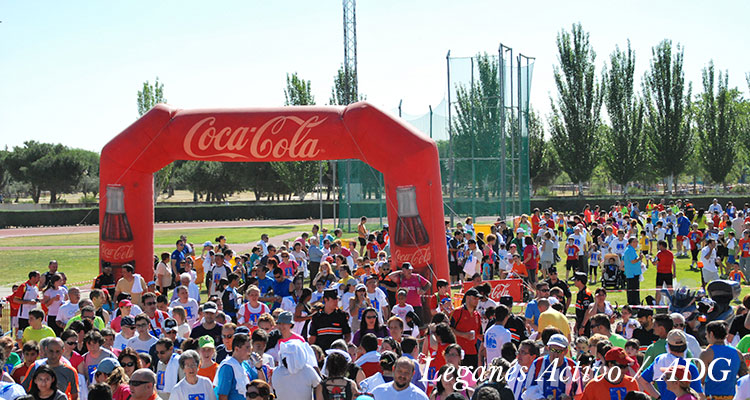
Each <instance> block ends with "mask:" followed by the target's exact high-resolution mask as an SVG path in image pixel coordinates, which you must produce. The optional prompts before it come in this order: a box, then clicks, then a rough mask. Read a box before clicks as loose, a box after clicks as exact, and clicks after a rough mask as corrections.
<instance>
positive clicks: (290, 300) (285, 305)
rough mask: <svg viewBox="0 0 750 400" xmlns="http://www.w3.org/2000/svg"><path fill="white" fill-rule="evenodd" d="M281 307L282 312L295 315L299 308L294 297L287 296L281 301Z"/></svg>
mask: <svg viewBox="0 0 750 400" xmlns="http://www.w3.org/2000/svg"><path fill="white" fill-rule="evenodd" d="M280 307H281V309H282V310H284V311H289V312H290V313H292V314H294V311H295V309H296V308H297V302H296V301H294V297H292V296H285V297H283V298H282V299H281V306H280Z"/></svg>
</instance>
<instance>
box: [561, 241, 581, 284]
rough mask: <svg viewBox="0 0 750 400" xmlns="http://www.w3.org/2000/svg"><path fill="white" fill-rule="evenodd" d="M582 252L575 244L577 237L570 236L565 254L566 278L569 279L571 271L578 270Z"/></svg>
mask: <svg viewBox="0 0 750 400" xmlns="http://www.w3.org/2000/svg"><path fill="white" fill-rule="evenodd" d="M580 252H581V248H580V247H578V246H576V245H575V239H574V238H572V237H568V244H566V245H565V255H566V256H567V259H566V261H565V280H566V281H567V280H568V276H569V275H570V271H571V270H572V271H573V273H575V272H576V271H578V268H577V267H578V254H579V253H580Z"/></svg>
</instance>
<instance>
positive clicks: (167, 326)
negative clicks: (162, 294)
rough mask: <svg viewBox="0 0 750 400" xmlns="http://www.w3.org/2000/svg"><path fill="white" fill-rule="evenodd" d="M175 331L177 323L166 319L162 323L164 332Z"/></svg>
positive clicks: (172, 319) (171, 319)
mask: <svg viewBox="0 0 750 400" xmlns="http://www.w3.org/2000/svg"><path fill="white" fill-rule="evenodd" d="M175 329H177V321H176V320H175V319H174V318H167V319H166V320H165V321H164V332H172V331H173V330H175Z"/></svg>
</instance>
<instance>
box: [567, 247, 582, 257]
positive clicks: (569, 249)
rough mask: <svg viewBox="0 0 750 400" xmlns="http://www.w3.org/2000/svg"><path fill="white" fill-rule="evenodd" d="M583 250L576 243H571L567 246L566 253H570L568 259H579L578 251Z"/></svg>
mask: <svg viewBox="0 0 750 400" xmlns="http://www.w3.org/2000/svg"><path fill="white" fill-rule="evenodd" d="M580 251H581V249H580V248H579V247H578V246H576V245H574V244H569V245H567V246H565V254H567V255H568V260H577V259H578V253H579V252H580Z"/></svg>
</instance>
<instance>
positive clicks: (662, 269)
mask: <svg viewBox="0 0 750 400" xmlns="http://www.w3.org/2000/svg"><path fill="white" fill-rule="evenodd" d="M672 261H674V254H672V252H671V251H669V250H661V251H659V252H658V253H656V272H658V273H660V274H671V273H672Z"/></svg>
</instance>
